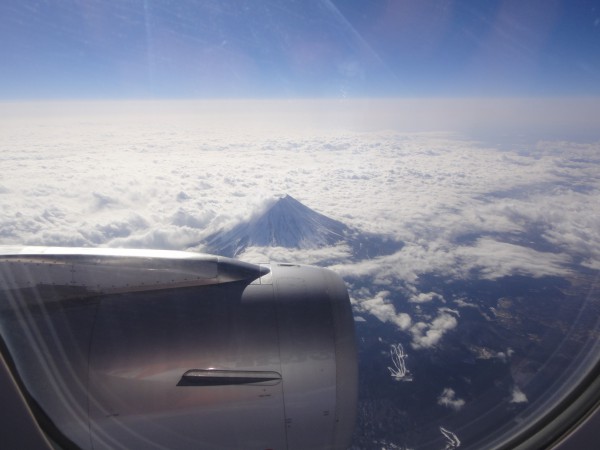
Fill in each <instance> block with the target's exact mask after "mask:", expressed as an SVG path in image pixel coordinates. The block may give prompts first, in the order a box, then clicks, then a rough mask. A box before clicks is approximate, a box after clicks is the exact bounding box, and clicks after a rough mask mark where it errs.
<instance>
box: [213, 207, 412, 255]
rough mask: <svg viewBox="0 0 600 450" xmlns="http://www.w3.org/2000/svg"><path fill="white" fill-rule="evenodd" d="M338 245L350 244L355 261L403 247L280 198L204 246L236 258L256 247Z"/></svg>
mask: <svg viewBox="0 0 600 450" xmlns="http://www.w3.org/2000/svg"><path fill="white" fill-rule="evenodd" d="M339 243H346V244H348V245H349V246H350V247H351V248H352V254H353V256H354V258H355V259H364V258H368V257H374V256H380V255H384V254H389V253H393V252H395V251H397V250H399V249H400V248H401V247H402V245H403V244H402V243H401V242H397V241H393V240H391V239H388V238H385V237H381V236H378V235H375V234H370V233H363V232H360V231H359V230H357V229H354V228H351V227H349V226H347V225H345V224H343V223H342V222H339V221H337V220H334V219H331V218H329V217H327V216H325V215H323V214H320V213H318V212H316V211H314V210H312V209H310V208H309V207H307V206H305V205H303V204H302V203H300V202H299V201H298V200H296V199H295V198H293V197H292V196H290V195H285V196H284V197H281V198H279V199H278V200H277V201H276V202H275V203H273V204H272V205H271V206H270V207H268V208H267V209H266V210H265V211H264V212H262V213H261V214H259V215H257V216H255V217H253V218H251V219H250V220H249V221H247V222H241V223H239V224H237V225H235V226H234V227H233V228H231V229H230V230H229V231H224V230H221V231H219V232H217V233H214V234H212V235H210V236H208V238H207V239H206V240H205V242H204V245H205V248H206V249H207V250H208V251H209V252H211V253H215V254H219V255H223V256H229V257H235V256H238V255H240V254H241V253H243V252H244V250H245V249H246V248H248V247H253V246H255V247H286V248H296V249H303V250H309V249H317V248H323V247H329V246H333V245H336V244H339Z"/></svg>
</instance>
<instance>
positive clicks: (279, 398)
mask: <svg viewBox="0 0 600 450" xmlns="http://www.w3.org/2000/svg"><path fill="white" fill-rule="evenodd" d="M0 277H1V278H0V280H1V282H2V292H1V296H2V298H1V299H0V301H1V306H0V332H1V334H2V338H3V340H4V343H5V345H4V348H5V353H7V355H5V356H8V357H9V358H10V360H11V361H12V371H13V373H14V374H15V375H16V377H18V379H19V380H21V384H22V386H23V387H24V389H25V390H26V391H27V396H28V398H29V400H30V403H33V410H34V411H37V414H36V415H37V419H38V421H39V422H40V423H41V424H42V426H43V428H44V430H46V431H47V432H48V433H50V434H51V435H52V437H53V439H55V440H57V441H59V443H60V441H61V440H62V441H64V443H66V444H69V443H73V444H75V445H77V446H78V447H80V448H94V449H100V448H107V449H108V448H110V449H114V448H126V449H132V448H144V449H150V448H194V449H198V448H202V449H204V448H206V449H240V448H244V449H261V450H264V449H280V448H281V449H286V448H287V449H302V450H305V449H313V448H314V449H343V448H347V447H348V446H349V445H350V439H351V434H352V431H353V427H354V421H355V416H356V401H357V399H356V397H357V360H356V344H355V338H354V324H353V318H352V311H351V306H350V302H349V299H348V293H347V291H346V288H345V286H344V283H343V281H342V280H341V279H340V278H339V277H338V276H337V275H336V274H334V273H333V272H331V271H329V270H326V269H321V268H316V267H310V266H301V265H291V264H270V265H267V264H265V265H253V264H247V263H243V262H240V261H236V260H232V259H229V258H222V257H216V256H211V255H201V254H196V253H187V252H163V251H138V250H108V249H98V250H90V249H60V248H31V247H26V248H18V249H4V252H3V254H2V255H0Z"/></svg>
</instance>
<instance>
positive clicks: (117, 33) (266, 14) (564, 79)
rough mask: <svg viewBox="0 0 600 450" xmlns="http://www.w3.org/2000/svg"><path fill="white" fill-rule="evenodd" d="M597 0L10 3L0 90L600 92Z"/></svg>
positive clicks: (4, 8) (2, 20)
mask: <svg viewBox="0 0 600 450" xmlns="http://www.w3.org/2000/svg"><path fill="white" fill-rule="evenodd" d="M598 49H600V6H598V5H597V4H596V3H595V2H593V1H583V0H576V1H560V0H554V1H553V0H548V1H542V0H540V1H512V0H511V1H502V0H493V1H452V0H438V1H429V2H423V1H410V2H409V1H392V0H387V1H386V0H375V1H323V0H318V1H291V0H286V1H251V0H247V1H230V2H221V1H217V0H213V1H190V0H181V1H168V0H146V1H144V0H119V1H114V2H105V1H99V0H86V1H82V0H55V1H18V0H4V1H3V2H2V3H1V4H0V58H1V61H2V63H1V65H0V100H19V99H48V98H54V99H57V98H58V99H62V98H66V99H72V98H86V99H88V98H92V99H95V98H99V99H105V98H111V99H119V98H222V97H228V98H232V97H233V98H235V97H244V98H256V97H259V98H260V97H267V98H288V97H333V98H339V97H373V96H374V97H382V96H383V97H386V96H393V97H482V96H495V97H504V96H508V97H521V96H537V97H539V96H543V97H545V96H596V95H600V83H599V80H600V51H598Z"/></svg>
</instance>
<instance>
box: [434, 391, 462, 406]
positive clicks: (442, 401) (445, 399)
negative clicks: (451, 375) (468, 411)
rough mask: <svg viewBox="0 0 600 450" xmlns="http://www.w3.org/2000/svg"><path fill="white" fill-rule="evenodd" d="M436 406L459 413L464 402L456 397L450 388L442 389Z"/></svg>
mask: <svg viewBox="0 0 600 450" xmlns="http://www.w3.org/2000/svg"><path fill="white" fill-rule="evenodd" d="M437 402H438V405H440V406H446V407H447V408H450V409H453V410H454V411H459V410H460V409H462V407H463V406H465V401H464V400H463V399H462V398H458V397H457V396H456V392H454V389H452V388H444V390H443V391H442V393H441V394H440V396H439V397H438V400H437Z"/></svg>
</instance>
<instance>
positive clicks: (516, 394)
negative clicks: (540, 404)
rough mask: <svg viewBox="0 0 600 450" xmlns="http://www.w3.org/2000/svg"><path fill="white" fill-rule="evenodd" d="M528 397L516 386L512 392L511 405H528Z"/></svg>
mask: <svg viewBox="0 0 600 450" xmlns="http://www.w3.org/2000/svg"><path fill="white" fill-rule="evenodd" d="M527 402H528V400H527V396H526V395H525V394H524V393H523V391H521V389H519V388H518V387H517V386H514V387H513V389H512V392H511V399H510V403H527Z"/></svg>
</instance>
